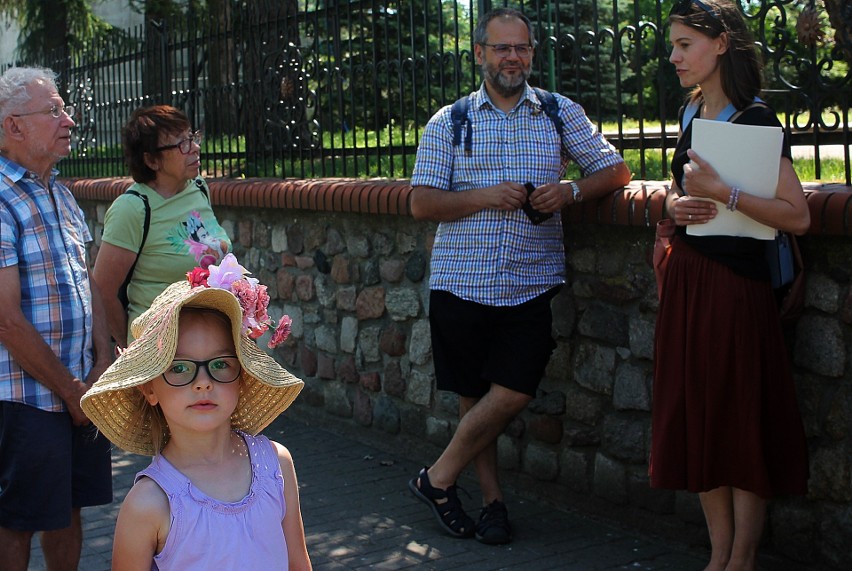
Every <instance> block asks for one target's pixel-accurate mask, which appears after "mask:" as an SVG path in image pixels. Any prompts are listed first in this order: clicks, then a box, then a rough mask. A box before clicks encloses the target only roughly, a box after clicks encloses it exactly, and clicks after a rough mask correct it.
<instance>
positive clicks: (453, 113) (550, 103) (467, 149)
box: [450, 87, 565, 156]
mask: <svg viewBox="0 0 852 571" xmlns="http://www.w3.org/2000/svg"><path fill="white" fill-rule="evenodd" d="M533 89H534V90H535V94H536V96H538V100H539V101H540V102H541V110H542V111H544V114H545V115H547V117H548V118H549V119H550V122H551V123H553V126H554V127H556V134H557V135H559V144H560V147H564V146H565V145H564V143H563V142H562V133H563V131H564V130H565V122H564V121H563V120H562V117H560V116H559V103H558V102H557V101H556V97H555V96H554V95H553V94H552V93H551V92H549V91H547V90H544V89H541V88H539V87H534V88H533ZM468 100H469V97H468V96H467V95H466V96H464V97H462V98H461V99H458V100H457V101H456V102H455V103H453V106H452V108H451V109H450V121H451V122H452V125H453V146H454V147H458V146H459V145H461V133H462V127H464V126H465V125H467V130H466V131H467V132H466V133H465V140H464V154H465V155H468V156H469V155H471V154H472V152H473V126H472V124H471V122H470V119H469V118H468V116H467V111H468Z"/></svg>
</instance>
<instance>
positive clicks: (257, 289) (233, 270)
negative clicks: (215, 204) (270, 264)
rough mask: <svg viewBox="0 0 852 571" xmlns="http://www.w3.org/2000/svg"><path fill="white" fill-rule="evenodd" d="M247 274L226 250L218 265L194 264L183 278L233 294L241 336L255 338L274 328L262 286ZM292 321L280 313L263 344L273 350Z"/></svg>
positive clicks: (193, 284)
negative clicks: (240, 318)
mask: <svg viewBox="0 0 852 571" xmlns="http://www.w3.org/2000/svg"><path fill="white" fill-rule="evenodd" d="M249 273H250V272H249V271H248V270H247V269H245V268H244V267H243V266H241V265H240V263H239V262H237V258H236V256H234V255H233V254H231V253H228V254H226V255H225V257H224V258H222V262H221V263H220V264H219V265H218V266H215V265H213V264H211V265H209V266H207V268H201V267H196V268H194V269H193V270H191V271H189V272H187V274H186V277H187V279H188V280H189V283H190V284H191V285H192V287H194V288H195V287H212V288H217V289H224V290H228V291H229V292H231V293H232V294H234V296H235V297H236V298H237V300H239V302H240V307H242V309H243V323H242V333H243V335H248V336H249V337H251V338H252V339H257V338H259V337H260V336H261V335H263V334H264V333H266V332H267V331H268V330H269V329H270V328H271V327H275V321H274V320H273V319H272V318H271V317H269V313H268V312H267V308H268V307H269V294H268V293H267V290H266V286H265V285H262V284H261V283H260V282H259V281H258V280H257V279H256V278H252V277H249ZM292 323H293V320H292V319H290V316H288V315H283V316H281V319H279V320H278V326H277V327H275V331H274V333H273V334H272V339H270V341H269V343H267V347H269V348H270V349H274V348H275V347H277V346H278V345H280V344H281V343H283V342H284V341H285V340H286V339H287V337H288V336H289V335H290V326H291V325H292Z"/></svg>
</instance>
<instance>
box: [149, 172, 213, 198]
mask: <svg viewBox="0 0 852 571" xmlns="http://www.w3.org/2000/svg"><path fill="white" fill-rule="evenodd" d="M195 186H197V187H198V190H200V191H201V193H202V194H204V198H206V199H207V203H208V204H209V203H210V189H209V188H208V187H207V183H206V182H205V181H204V179H203V178H201V177H200V176H199V177H197V178H196V179H195ZM145 204H147V200H146V202H145Z"/></svg>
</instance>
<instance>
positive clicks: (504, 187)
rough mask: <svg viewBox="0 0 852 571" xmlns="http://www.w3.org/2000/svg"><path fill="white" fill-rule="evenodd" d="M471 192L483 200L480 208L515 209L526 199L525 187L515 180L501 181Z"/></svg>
mask: <svg viewBox="0 0 852 571" xmlns="http://www.w3.org/2000/svg"><path fill="white" fill-rule="evenodd" d="M472 192H477V193H479V194H480V197H481V199H482V201H483V204H482V208H481V209H480V210H485V209H489V208H490V209H493V210H517V209H518V208H521V207H522V206H523V205H524V203H525V202H526V201H527V189H526V188H524V185H523V184H520V183H517V182H509V181H503V182H501V183H499V184H495V185H494V186H487V187H485V188H480V189H479V190H475V191H472Z"/></svg>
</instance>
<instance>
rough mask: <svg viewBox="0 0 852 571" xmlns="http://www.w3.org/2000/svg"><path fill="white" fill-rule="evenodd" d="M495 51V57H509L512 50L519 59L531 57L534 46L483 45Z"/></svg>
mask: <svg viewBox="0 0 852 571" xmlns="http://www.w3.org/2000/svg"><path fill="white" fill-rule="evenodd" d="M482 45H483V46H486V47H489V48H491V49H492V50H494V55H496V56H497V57H509V55H510V54H511V53H512V50H515V53H516V54H518V57H524V58H525V57H529V56H530V54H531V53H532V46H531V45H529V44H482Z"/></svg>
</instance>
